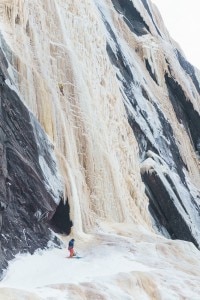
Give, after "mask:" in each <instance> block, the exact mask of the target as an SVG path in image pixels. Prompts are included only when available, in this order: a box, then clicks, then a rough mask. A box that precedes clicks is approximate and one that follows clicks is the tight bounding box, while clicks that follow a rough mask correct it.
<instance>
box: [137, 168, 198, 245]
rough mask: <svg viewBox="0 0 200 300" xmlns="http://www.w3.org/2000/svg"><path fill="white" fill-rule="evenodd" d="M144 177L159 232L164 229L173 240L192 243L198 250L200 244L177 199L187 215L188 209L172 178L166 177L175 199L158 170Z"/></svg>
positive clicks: (145, 174)
mask: <svg viewBox="0 0 200 300" xmlns="http://www.w3.org/2000/svg"><path fill="white" fill-rule="evenodd" d="M142 177H143V181H144V182H145V185H146V194H147V196H148V198H149V210H150V212H151V214H152V216H153V217H154V220H155V222H156V225H157V227H158V228H159V230H160V231H162V228H165V230H167V232H168V234H169V236H170V237H171V238H172V239H181V240H185V241H189V242H192V243H194V245H195V246H196V247H197V248H198V247H199V244H198V242H197V240H196V238H195V237H194V236H193V234H192V233H191V228H190V225H189V224H188V223H187V219H186V218H184V217H183V215H182V214H181V213H180V210H179V209H178V207H177V204H176V201H175V199H176V200H178V201H177V202H178V203H179V204H180V205H181V206H182V208H183V210H184V212H185V214H186V215H187V209H186V208H185V206H184V204H183V202H182V200H181V198H180V196H179V194H178V192H177V190H176V187H175V186H174V183H173V182H172V180H171V178H170V177H168V176H167V175H166V179H167V180H168V183H169V185H170V187H171V191H172V192H173V193H174V194H175V195H174V198H173V197H172V193H170V192H169V189H167V188H166V186H165V184H164V183H163V181H162V179H161V177H160V176H159V174H157V172H156V170H154V171H153V172H150V173H148V172H145V173H144V174H143V175H142Z"/></svg>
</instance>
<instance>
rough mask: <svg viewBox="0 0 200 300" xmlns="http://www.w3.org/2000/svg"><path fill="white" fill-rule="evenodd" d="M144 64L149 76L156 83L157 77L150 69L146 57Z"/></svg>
mask: <svg viewBox="0 0 200 300" xmlns="http://www.w3.org/2000/svg"><path fill="white" fill-rule="evenodd" d="M145 64H146V68H147V70H148V72H149V74H150V76H151V78H152V79H153V80H154V81H155V82H156V84H158V81H157V78H156V75H155V74H154V73H153V72H152V69H151V66H150V64H149V62H148V60H147V59H145Z"/></svg>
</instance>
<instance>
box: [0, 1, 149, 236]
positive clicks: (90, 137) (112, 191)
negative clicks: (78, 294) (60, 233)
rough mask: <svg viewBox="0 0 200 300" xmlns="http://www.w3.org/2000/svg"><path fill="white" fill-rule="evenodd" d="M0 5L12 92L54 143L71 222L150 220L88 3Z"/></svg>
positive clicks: (131, 141)
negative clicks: (12, 75)
mask: <svg viewBox="0 0 200 300" xmlns="http://www.w3.org/2000/svg"><path fill="white" fill-rule="evenodd" d="M0 12H1V17H2V18H3V22H2V23H3V24H4V38H5V40H6V42H7V43H8V45H9V46H10V48H11V50H12V51H13V53H14V54H13V57H12V64H13V66H14V67H15V68H16V69H17V77H16V82H17V84H18V87H19V90H20V93H21V95H22V97H23V100H24V102H25V103H26V104H27V106H28V107H29V109H30V110H31V111H32V112H33V113H34V115H35V116H36V117H37V118H38V120H39V122H40V123H41V125H42V126H43V128H44V130H45V131H46V133H47V134H48V135H49V137H50V139H51V140H52V141H53V143H54V145H55V151H56V154H57V157H58V158H59V162H60V169H61V171H62V175H63V180H64V182H65V186H66V194H67V196H68V197H69V202H70V208H71V218H72V219H73V221H74V227H75V229H76V230H82V229H83V230H86V231H87V230H88V229H89V228H90V226H91V225H94V224H95V221H97V220H100V219H102V220H103V219H106V220H108V221H117V222H129V221H132V222H135V223H139V224H143V225H145V226H148V227H151V225H150V221H149V218H148V215H147V205H148V203H147V199H146V197H145V194H144V186H143V184H142V182H141V178H140V169H139V160H138V146H137V143H136V141H135V137H134V135H133V132H132V130H131V128H130V127H129V125H128V122H127V118H126V113H125V109H124V106H123V102H122V96H121V94H120V91H119V86H118V83H117V80H116V76H115V74H114V70H113V68H112V66H111V63H110V61H109V59H108V57H107V54H106V38H105V34H104V31H103V29H102V25H101V22H102V21H101V19H100V14H99V12H98V10H97V8H96V6H95V5H94V2H93V1H84V2H80V1H62V0H60V1H59V0H57V1H56V0H48V1H21V0H19V1H3V2H1V4H0ZM5 24H6V25H5Z"/></svg>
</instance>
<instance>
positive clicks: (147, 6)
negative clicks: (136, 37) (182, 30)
mask: <svg viewBox="0 0 200 300" xmlns="http://www.w3.org/2000/svg"><path fill="white" fill-rule="evenodd" d="M142 3H143V5H144V7H145V8H146V10H147V12H148V14H149V16H150V17H151V20H152V22H153V24H154V26H155V28H156V31H157V33H158V34H159V35H160V36H161V33H160V30H159V29H158V27H157V26H156V24H155V22H154V19H153V16H152V13H151V11H150V9H149V5H148V3H147V0H142Z"/></svg>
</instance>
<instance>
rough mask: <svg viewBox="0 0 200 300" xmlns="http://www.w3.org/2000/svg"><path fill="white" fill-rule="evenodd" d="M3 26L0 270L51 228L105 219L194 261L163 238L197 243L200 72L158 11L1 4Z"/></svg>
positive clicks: (100, 4) (76, 228) (133, 6)
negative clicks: (142, 233)
mask: <svg viewBox="0 0 200 300" xmlns="http://www.w3.org/2000/svg"><path fill="white" fill-rule="evenodd" d="M0 28H1V30H0V46H1V51H0V58H1V60H0V71H1V73H0V94H1V111H0V114H1V119H2V120H3V123H2V127H1V128H4V129H1V132H0V146H1V148H0V150H1V151H0V161H1V164H2V170H1V171H2V172H1V173H0V186H1V190H2V192H1V199H0V201H1V203H0V230H1V253H2V255H1V257H3V259H2V260H0V263H1V266H0V269H2V267H3V266H4V265H5V260H9V259H10V258H12V257H13V255H15V254H16V253H17V252H18V251H23V252H24V251H29V252H33V251H34V250H35V248H36V247H37V242H36V241H40V243H38V247H45V246H46V245H48V241H49V239H50V236H51V234H50V232H49V231H48V227H49V226H51V227H52V228H53V229H54V230H56V231H59V232H61V233H69V232H70V230H71V226H72V224H73V226H72V235H73V236H75V237H76V238H77V239H78V240H80V241H81V242H82V243H84V241H87V239H89V238H91V239H94V240H95V238H96V237H95V234H96V230H94V228H96V227H98V226H100V227H101V226H102V225H101V224H102V222H107V223H109V224H110V226H108V228H112V226H113V225H112V224H116V223H117V224H121V225H119V228H120V226H121V228H122V229H121V230H122V231H123V234H122V235H123V236H124V235H126V234H125V232H126V229H125V228H127V226H130V228H132V230H131V233H130V236H131V238H132V239H133V241H135V240H134V239H135V236H137V232H138V236H139V237H140V240H139V242H140V243H141V245H142V243H143V238H145V237H144V236H143V235H141V234H140V231H143V230H146V231H147V232H148V234H147V235H148V236H149V239H148V242H149V240H151V239H153V240H154V242H153V245H154V246H153V249H154V248H156V246H155V245H157V243H161V245H165V244H166V243H168V244H167V245H168V247H167V250H166V252H165V250H163V253H164V254H163V257H162V258H161V261H162V260H163V261H164V260H167V261H168V260H170V255H172V257H173V259H172V260H173V261H174V262H175V261H176V253H174V250H173V249H174V247H176V245H177V244H178V245H180V248H179V250H180V253H182V254H180V256H181V255H183V257H184V258H185V257H186V256H187V253H186V252H187V251H185V247H186V248H187V247H188V249H190V252H191V251H193V252H194V257H193V258H192V260H193V259H194V261H196V258H197V256H198V254H197V252H196V250H194V248H193V246H192V245H191V244H189V243H188V244H187V243H185V242H179V241H178V242H173V241H171V240H170V239H171V238H172V239H181V240H184V241H190V242H192V243H193V244H194V245H195V246H196V247H197V248H199V246H200V221H199V213H200V192H199V190H200V172H199V169H200V165H199V155H200V83H199V82H200V73H199V71H198V70H197V69H196V68H195V67H193V66H192V65H190V64H189V63H188V62H187V61H186V60H185V58H184V54H183V53H182V51H181V49H180V48H179V46H178V44H177V43H176V42H175V41H173V40H172V39H171V38H170V36H169V34H168V32H167V30H166V28H165V26H164V24H163V22H162V19H161V17H160V14H159V12H158V11H157V9H156V7H155V6H154V5H153V4H152V3H151V2H150V1H148V0H141V1H139V0H132V1H131V0H121V1H119V0H112V1H111V0H101V1H100V0H87V1H82V2H80V1H78V0H73V1H71V0H68V1H64V0H44V1H29V0H28V1H23V0H17V1H13V0H5V1H1V3H0ZM21 111H23V114H22V113H20V112H21ZM20 115H21V116H22V117H20ZM23 116H26V117H25V118H24V117H23ZM13 120H14V121H13ZM45 133H46V134H47V136H48V138H47V137H45ZM24 137H25V138H24ZM30 141H34V142H33V143H32V142H31V144H30ZM9 149H12V151H11V150H9ZM10 152H12V153H15V155H14V156H11V155H10ZM15 157H16V158H17V159H18V162H17V163H16V160H15ZM22 165H23V167H22ZM20 211H23V213H20ZM17 224H19V227H17ZM124 224H126V225H124ZM127 224H128V225H127ZM134 226H135V227H134ZM15 228H18V229H15ZM123 228H124V229H123ZM133 228H135V230H133ZM139 228H140V229H139ZM108 231H109V229H108ZM118 231H119V230H117V232H116V235H117V234H118V233H119V232H118ZM16 232H18V234H17V235H16ZM20 232H23V234H22V235H21V236H20V234H19V233H20ZM155 233H158V234H162V235H164V236H165V237H167V238H169V240H167V241H166V240H165V239H164V238H161V237H160V236H159V235H158V236H154V234H155ZM89 234H90V236H89ZM93 234H94V235H93ZM8 237H9V245H10V246H9V247H8V242H7V241H8ZM118 238H119V241H120V237H118ZM156 239H157V240H156ZM133 241H132V242H133ZM158 241H159V242H158ZM129 242H130V243H132V242H131V241H129ZM57 243H58V241H57ZM150 244H151V243H150ZM148 246H149V245H147V247H148ZM145 247H146V246H145ZM163 247H165V246H163ZM8 248H9V250H8ZM161 248H162V246H161ZM153 249H152V248H151V250H152V251H151V256H152V257H153V256H154V255H155V253H154V252H153ZM170 249H171V250H170ZM145 250H146V249H145ZM113 251H114V249H113ZM140 251H141V248H140ZM168 251H169V252H168ZM170 251H171V252H170ZM138 253H139V250H138ZM165 254H166V256H165ZM188 255H190V254H188ZM196 255H197V256H196ZM142 257H143V259H144V262H145V258H144V257H145V256H144V255H142ZM188 259H189V256H188ZM128 260H129V259H128ZM81 264H82V262H81ZM194 264H195V263H194ZM194 264H193V262H192V263H191V265H190V266H189V267H188V268H189V269H190V268H191V269H192V268H193V265H194ZM144 265H145V266H146V267H147V268H148V264H146V263H144ZM155 265H156V262H155ZM180 265H181V262H180ZM197 269H198V264H197ZM120 270H121V269H119V270H118V271H116V273H119V271H120ZM133 270H134V267H133ZM198 270H199V269H198ZM122 271H123V270H122ZM125 271H127V270H125ZM198 272H199V271H197V274H199V273H198ZM158 273H159V272H158ZM184 276H185V275H184ZM120 278H123V276H121V277H120ZM156 278H158V277H156ZM131 280H132V279H131ZM147 280H149V279H147ZM165 280H167V281H168V280H169V279H165ZM127 281H128V279H127ZM131 282H132V283H133V282H135V281H134V280H132V281H131ZM156 282H157V280H156V279H155V282H154V284H155V285H156ZM133 284H134V286H135V285H137V283H136V282H135V283H133ZM170 284H171V283H170ZM167 285H168V283H167ZM11 286H12V284H11ZM169 286H171V285H169ZM169 286H168V287H169ZM181 286H182V283H180V286H178V285H177V288H178V289H181ZM189 290H192V288H190V287H188V291H189ZM197 291H198V290H197ZM188 293H189V292H188ZM178 294H179V291H178V292H177V295H178ZM194 295H195V294H194ZM102 297H103V296H102ZM148 297H150V296H148ZM175 297H176V296H175ZM177 297H178V296H177ZM157 298H158V299H159V296H158V297H157ZM122 299H123V298H122ZM172 299H173V298H172ZM175 299H176V298H175ZM194 299H195V298H194Z"/></svg>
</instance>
